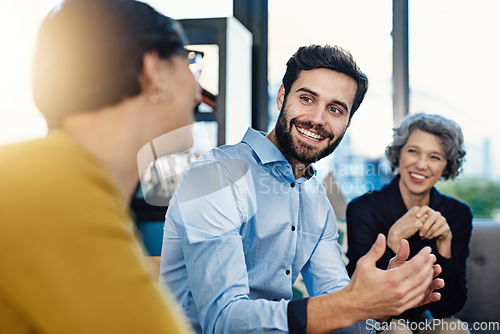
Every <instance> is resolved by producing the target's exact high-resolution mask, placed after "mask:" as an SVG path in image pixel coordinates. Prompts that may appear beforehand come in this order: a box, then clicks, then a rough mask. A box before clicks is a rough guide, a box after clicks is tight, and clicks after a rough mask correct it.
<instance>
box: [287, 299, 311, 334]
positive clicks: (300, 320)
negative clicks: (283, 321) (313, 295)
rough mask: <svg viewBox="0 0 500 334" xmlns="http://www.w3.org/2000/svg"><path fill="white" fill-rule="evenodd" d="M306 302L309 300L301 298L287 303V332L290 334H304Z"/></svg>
mask: <svg viewBox="0 0 500 334" xmlns="http://www.w3.org/2000/svg"><path fill="white" fill-rule="evenodd" d="M308 300H309V298H302V299H297V300H292V301H291V302H289V303H288V309H287V314H288V330H289V333H290V334H302V333H306V329H307V302H308Z"/></svg>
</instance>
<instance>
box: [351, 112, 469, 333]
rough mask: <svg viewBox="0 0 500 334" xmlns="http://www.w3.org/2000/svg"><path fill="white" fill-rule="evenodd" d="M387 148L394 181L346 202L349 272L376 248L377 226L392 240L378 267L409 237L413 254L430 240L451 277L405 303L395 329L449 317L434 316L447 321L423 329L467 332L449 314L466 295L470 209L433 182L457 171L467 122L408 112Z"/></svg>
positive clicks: (406, 330) (404, 330)
mask: <svg viewBox="0 0 500 334" xmlns="http://www.w3.org/2000/svg"><path fill="white" fill-rule="evenodd" d="M386 156H387V158H388V159H389V162H390V165H391V169H392V170H393V172H394V173H395V175H396V176H395V177H394V179H393V180H392V182H391V183H390V184H388V185H385V186H384V187H382V189H380V190H377V191H370V192H368V193H366V194H364V195H362V196H360V197H357V198H355V199H353V200H352V201H351V202H350V203H349V205H348V207H347V215H346V219H347V236H348V251H347V257H348V258H349V264H348V266H347V269H348V272H349V274H351V275H352V273H353V272H354V269H355V267H356V262H357V261H358V259H359V258H360V257H362V256H363V255H364V254H365V253H366V252H367V251H368V250H369V249H370V246H371V245H372V244H373V241H374V240H375V239H376V238H377V234H378V233H383V234H384V235H385V236H386V237H387V246H388V247H387V249H386V252H385V254H384V256H383V257H382V258H381V259H380V260H379V261H378V262H377V266H378V267H379V268H383V269H385V268H387V265H388V263H389V260H390V259H391V258H392V257H394V256H395V254H396V253H397V252H398V249H399V246H400V243H401V240H403V239H407V240H408V242H409V244H410V258H411V257H413V256H414V255H415V254H416V253H417V252H418V251H419V250H420V249H422V248H423V247H425V246H430V247H431V248H432V249H433V253H434V254H435V255H436V257H437V261H436V263H437V264H439V265H441V267H442V273H441V275H440V277H441V278H443V279H444V281H445V287H444V288H443V289H441V290H440V291H439V292H440V293H441V300H440V301H438V302H435V303H431V304H427V305H425V306H421V307H418V308H415V309H411V310H408V311H406V312H405V313H403V314H402V315H401V316H399V318H400V320H398V321H397V322H395V321H394V320H393V324H394V325H395V326H392V327H390V328H389V332H394V333H412V329H415V328H418V326H417V324H414V325H412V323H416V322H421V321H425V320H428V321H431V320H432V319H444V320H443V321H440V322H436V323H439V324H440V325H441V326H438V325H435V326H431V330H430V331H425V330H424V331H422V330H419V331H418V332H419V333H423V332H430V333H448V332H450V333H467V332H468V330H467V328H466V326H465V324H464V323H462V322H460V320H458V319H456V318H451V317H452V316H453V315H454V314H455V313H457V312H458V311H460V309H462V307H463V306H464V304H465V301H466V299H467V285H466V282H467V281H466V260H467V256H468V255H469V241H470V236H471V230H472V213H471V210H470V208H469V207H468V206H467V205H466V204H464V203H462V202H460V201H458V200H456V199H453V198H451V197H449V196H446V195H443V194H441V193H439V192H438V191H437V190H436V188H435V187H434V185H435V184H436V182H437V181H438V180H440V179H444V180H447V179H454V178H456V177H457V176H458V175H459V174H460V172H461V170H462V163H463V161H464V156H465V151H464V149H463V135H462V130H461V129H460V126H458V125H457V124H456V123H455V122H454V121H452V120H449V119H447V118H445V117H442V116H440V115H431V114H423V113H419V114H414V115H410V116H408V117H407V118H405V119H404V120H403V122H402V124H401V126H400V127H398V128H396V129H394V137H393V142H392V144H391V145H389V146H388V147H387V149H386ZM445 322H446V323H448V324H447V325H446V326H445V325H444V323H445ZM450 322H455V324H452V325H450ZM396 325H397V326H396ZM421 327H423V325H422V326H421ZM419 329H422V328H419ZM426 329H429V328H428V327H427V328H426ZM449 329H455V330H453V331H450V330H449Z"/></svg>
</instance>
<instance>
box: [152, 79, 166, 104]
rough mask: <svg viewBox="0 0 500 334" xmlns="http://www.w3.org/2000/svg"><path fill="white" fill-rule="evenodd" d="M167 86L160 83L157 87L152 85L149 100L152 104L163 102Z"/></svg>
mask: <svg viewBox="0 0 500 334" xmlns="http://www.w3.org/2000/svg"><path fill="white" fill-rule="evenodd" d="M166 89H167V86H166V85H165V83H164V82H161V81H160V82H158V83H157V84H156V85H152V86H151V87H149V94H148V99H149V102H151V103H152V104H157V103H158V102H160V101H161V100H163V97H164V95H165V93H166Z"/></svg>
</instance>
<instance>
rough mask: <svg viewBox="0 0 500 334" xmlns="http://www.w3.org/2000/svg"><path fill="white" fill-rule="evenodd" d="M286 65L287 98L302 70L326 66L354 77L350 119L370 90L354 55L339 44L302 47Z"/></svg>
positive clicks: (284, 83)
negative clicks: (353, 94)
mask: <svg viewBox="0 0 500 334" xmlns="http://www.w3.org/2000/svg"><path fill="white" fill-rule="evenodd" d="M286 66H287V68H286V72H285V75H284V76H283V86H284V88H285V100H286V97H287V96H288V93H289V92H290V89H291V87H292V85H293V83H294V82H295V80H297V78H298V77H299V74H300V72H301V71H307V70H313V69H316V68H326V69H329V70H332V71H336V72H339V73H343V74H345V75H347V76H349V77H351V78H353V79H354V81H356V84H357V90H356V95H355V97H354V102H353V105H352V109H351V113H350V115H349V121H350V120H351V118H352V115H354V112H355V111H356V110H357V109H358V108H359V106H360V105H361V102H363V98H364V97H365V94H366V91H367V90H368V78H367V77H366V75H365V74H364V73H363V72H361V70H360V69H359V67H358V66H357V65H356V62H355V61H354V59H353V57H352V55H351V54H350V53H349V52H348V51H346V50H344V49H342V48H340V47H339V46H330V45H326V46H321V45H310V46H303V47H300V48H299V50H298V51H297V52H296V53H295V54H294V55H293V56H292V57H291V58H290V59H289V60H288V62H287V64H286Z"/></svg>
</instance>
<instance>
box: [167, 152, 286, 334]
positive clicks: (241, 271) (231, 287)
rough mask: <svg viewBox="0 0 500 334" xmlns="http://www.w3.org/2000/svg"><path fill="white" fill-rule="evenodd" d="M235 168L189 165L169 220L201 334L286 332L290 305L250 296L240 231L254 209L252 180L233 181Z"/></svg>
mask: <svg viewBox="0 0 500 334" xmlns="http://www.w3.org/2000/svg"><path fill="white" fill-rule="evenodd" d="M234 169H235V168H234V166H233V168H231V169H229V168H225V166H224V165H222V164H220V163H218V162H210V163H205V164H203V165H193V166H192V167H191V168H190V170H189V171H188V172H187V173H186V175H185V176H184V179H183V181H182V183H181V184H180V185H179V186H178V190H177V192H176V194H175V195H174V198H173V199H172V201H171V203H170V207H169V210H168V212H167V220H169V221H170V222H171V223H172V224H173V226H174V228H175V229H176V230H177V233H178V234H179V237H180V242H181V245H182V252H183V256H184V260H185V264H186V268H187V276H188V277H187V279H188V284H189V287H190V289H191V293H192V297H193V300H194V303H195V304H196V309H197V313H198V319H199V321H200V325H201V327H202V330H203V332H204V333H242V332H245V333H246V332H259V333H267V332H273V333H280V332H283V333H285V332H288V317H287V309H288V303H289V302H288V301H286V300H280V301H269V300H265V299H257V300H250V298H249V292H250V289H249V283H248V273H247V267H246V262H245V255H244V251H243V243H242V239H241V235H240V233H239V231H240V228H241V227H242V225H243V224H245V222H246V221H247V220H248V216H249V215H251V214H252V213H251V212H252V210H253V202H252V201H253V199H252V196H251V195H250V192H249V191H248V184H247V183H248V182H251V181H248V180H247V179H246V178H245V177H241V178H240V177H234V176H235V174H234V173H235V172H234ZM201 180H203V182H201ZM200 184H203V188H200V187H199V185H200ZM164 247H165V245H164Z"/></svg>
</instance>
